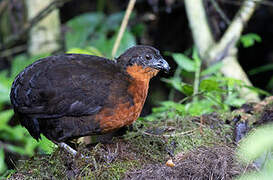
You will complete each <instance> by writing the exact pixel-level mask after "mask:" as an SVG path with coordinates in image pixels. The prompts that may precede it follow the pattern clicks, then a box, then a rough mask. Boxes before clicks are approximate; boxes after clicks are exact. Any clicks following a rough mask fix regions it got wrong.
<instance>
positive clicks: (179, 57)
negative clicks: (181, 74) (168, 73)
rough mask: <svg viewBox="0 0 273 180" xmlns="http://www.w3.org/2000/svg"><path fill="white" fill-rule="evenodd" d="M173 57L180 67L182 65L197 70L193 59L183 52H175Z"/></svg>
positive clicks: (190, 69) (188, 69)
mask: <svg viewBox="0 0 273 180" xmlns="http://www.w3.org/2000/svg"><path fill="white" fill-rule="evenodd" d="M172 57H173V59H174V60H175V62H176V63H177V64H178V66H179V67H181V68H182V69H183V70H186V71H189V72H194V71H195V63H194V61H193V60H191V59H190V58H188V57H187V56H185V55H184V54H182V53H173V54H172Z"/></svg>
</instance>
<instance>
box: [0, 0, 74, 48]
mask: <svg viewBox="0 0 273 180" xmlns="http://www.w3.org/2000/svg"><path fill="white" fill-rule="evenodd" d="M68 1H71V0H56V1H53V2H52V3H50V4H49V5H48V6H46V7H45V8H44V9H43V10H42V11H41V12H40V13H38V14H37V16H35V17H34V18H33V19H31V20H30V21H29V22H28V23H26V24H25V25H24V27H23V28H22V30H21V31H20V32H18V33H17V34H15V35H13V36H10V37H9V38H7V40H6V42H5V43H4V44H0V49H1V50H2V49H8V48H9V47H11V46H13V45H14V44H16V42H17V41H18V40H20V39H21V38H22V36H23V35H25V34H26V33H27V32H28V31H29V30H30V29H31V28H32V27H33V26H34V25H36V24H37V23H38V22H39V21H41V20H42V19H43V18H45V17H46V16H47V15H49V14H50V13H51V12H52V11H53V10H55V9H56V8H57V7H60V6H62V5H63V4H64V3H66V2H68Z"/></svg>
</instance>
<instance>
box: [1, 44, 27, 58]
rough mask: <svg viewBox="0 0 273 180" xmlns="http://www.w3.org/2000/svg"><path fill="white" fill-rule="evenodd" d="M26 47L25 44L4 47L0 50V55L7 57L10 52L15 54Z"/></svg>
mask: <svg viewBox="0 0 273 180" xmlns="http://www.w3.org/2000/svg"><path fill="white" fill-rule="evenodd" d="M26 49H27V46H26V45H22V46H15V47H13V48H10V49H6V50H4V51H2V52H1V54H0V57H1V58H2V57H8V56H10V55H12V54H16V53H19V52H21V51H24V50H26Z"/></svg>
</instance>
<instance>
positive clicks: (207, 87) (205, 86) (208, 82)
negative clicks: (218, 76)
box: [200, 79, 222, 92]
mask: <svg viewBox="0 0 273 180" xmlns="http://www.w3.org/2000/svg"><path fill="white" fill-rule="evenodd" d="M200 90H202V91H206V92H211V91H222V90H221V88H220V86H219V83H218V82H217V81H215V80H212V79H205V80H202V81H201V83H200Z"/></svg>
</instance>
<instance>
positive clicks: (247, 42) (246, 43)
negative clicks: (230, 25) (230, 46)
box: [240, 33, 262, 48]
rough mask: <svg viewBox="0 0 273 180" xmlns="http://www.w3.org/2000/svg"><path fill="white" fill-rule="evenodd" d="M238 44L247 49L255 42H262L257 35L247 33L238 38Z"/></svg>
mask: <svg viewBox="0 0 273 180" xmlns="http://www.w3.org/2000/svg"><path fill="white" fill-rule="evenodd" d="M240 42H241V43H242V45H243V47H244V48H248V47H251V46H253V45H254V44H255V42H262V38H261V37H260V36H259V35H258V34H254V33H249V34H245V35H242V36H241V38H240Z"/></svg>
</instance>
